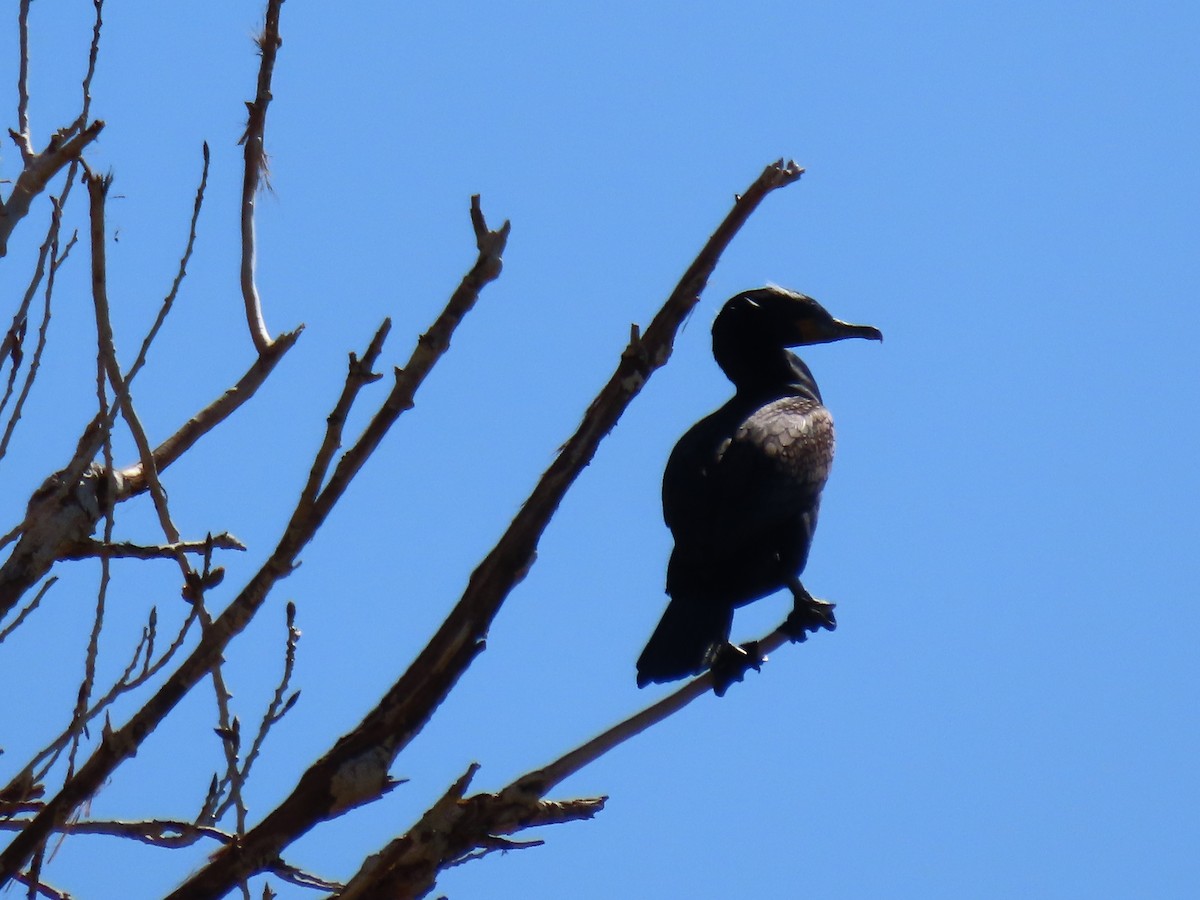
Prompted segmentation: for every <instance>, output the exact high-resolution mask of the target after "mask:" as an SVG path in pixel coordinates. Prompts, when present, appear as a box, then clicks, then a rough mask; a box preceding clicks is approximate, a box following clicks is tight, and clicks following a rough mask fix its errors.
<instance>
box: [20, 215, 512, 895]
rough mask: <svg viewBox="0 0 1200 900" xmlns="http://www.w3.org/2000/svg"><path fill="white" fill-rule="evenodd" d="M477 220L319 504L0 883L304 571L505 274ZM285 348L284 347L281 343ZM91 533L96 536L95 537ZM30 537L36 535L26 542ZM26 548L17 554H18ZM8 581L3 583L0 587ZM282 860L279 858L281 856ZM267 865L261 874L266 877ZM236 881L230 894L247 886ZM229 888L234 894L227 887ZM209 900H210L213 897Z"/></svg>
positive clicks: (65, 790)
mask: <svg viewBox="0 0 1200 900" xmlns="http://www.w3.org/2000/svg"><path fill="white" fill-rule="evenodd" d="M472 211H473V215H472V222H473V224H474V225H475V226H476V243H477V245H478V247H479V257H478V258H477V260H476V262H475V265H474V266H473V267H472V268H471V271H470V272H468V273H467V275H466V276H464V278H463V280H462V283H461V284H460V285H459V287H458V289H457V290H456V291H455V292H454V294H453V295H452V296H451V298H450V301H449V303H447V305H446V308H445V309H444V310H443V311H442V313H441V315H439V316H438V319H437V320H436V321H435V322H434V324H433V326H432V327H431V328H430V329H429V331H428V332H426V334H425V335H423V336H422V340H421V341H419V342H418V345H417V348H416V350H414V351H413V356H412V359H411V360H410V362H409V366H408V367H407V368H406V369H404V370H402V371H399V372H397V374H396V385H395V387H393V389H392V392H391V393H390V394H389V395H388V398H387V399H386V400H385V401H384V404H383V406H382V407H381V408H380V410H379V411H378V412H377V413H376V415H375V417H374V418H373V419H372V420H371V422H370V424H369V425H368V426H367V428H366V429H365V430H364V432H363V434H362V435H361V436H360V437H359V439H358V441H356V442H355V444H354V446H353V447H351V448H350V449H349V450H348V451H347V452H346V453H345V455H344V456H343V457H342V459H341V460H340V461H339V463H338V465H337V467H336V469H335V471H334V473H333V475H332V476H331V477H330V479H329V482H328V484H326V486H325V487H324V488H323V489H322V490H321V492H320V494H319V495H318V496H317V498H316V500H315V501H314V502H313V503H312V505H311V506H306V505H301V506H298V507H297V510H296V511H295V512H294V513H293V515H292V518H291V521H290V522H289V523H288V525H287V527H286V529H285V531H284V534H283V537H282V538H281V540H280V542H279V545H278V546H277V547H276V549H275V551H274V552H273V553H272V554H271V556H270V558H268V559H267V561H266V562H265V563H264V564H263V566H262V567H261V568H260V569H259V570H258V572H257V573H255V575H254V576H253V577H252V578H251V579H250V581H249V582H248V583H247V584H246V586H245V587H244V588H243V589H242V591H241V592H240V593H239V594H238V596H237V597H236V598H235V599H234V600H233V602H232V603H231V604H230V605H229V607H228V608H227V609H226V610H225V612H223V613H222V614H221V616H220V617H219V618H218V619H216V620H215V621H214V622H213V623H212V626H211V627H210V628H207V629H205V632H204V634H203V636H202V638H201V640H200V643H199V645H198V646H197V647H196V649H195V650H194V651H193V652H192V653H191V655H190V656H189V657H188V658H187V659H186V660H184V662H183V663H181V664H180V666H179V668H178V669H177V670H176V671H175V672H174V673H172V675H171V676H169V677H168V678H167V680H166V682H164V684H163V685H162V687H161V688H159V690H158V692H157V693H155V695H154V696H153V697H151V698H150V700H149V701H148V702H147V703H146V704H145V705H144V706H143V707H142V708H141V709H140V710H138V712H136V713H135V714H134V715H133V717H132V718H131V719H130V720H129V722H127V723H126V724H125V725H124V726H123V727H121V728H119V729H117V730H115V731H111V732H107V733H105V734H104V735H103V736H102V739H101V741H100V744H99V746H98V747H97V748H96V749H95V751H94V753H93V754H92V756H91V758H90V759H88V760H87V762H85V763H84V764H83V766H81V767H80V769H79V771H78V773H76V775H75V776H74V777H72V778H70V779H68V780H67V781H66V783H65V784H64V785H63V786H62V788H61V789H60V790H59V792H58V794H57V795H56V796H55V797H53V798H52V799H51V800H49V801H47V803H46V805H45V807H44V808H43V809H42V810H41V812H39V813H38V814H37V815H36V816H35V817H34V819H33V821H31V822H30V824H29V825H28V826H27V827H26V828H25V829H24V830H23V831H22V832H21V833H20V834H18V835H17V836H16V837H15V838H14V839H13V841H12V843H10V844H9V846H8V847H7V848H5V850H4V851H3V852H2V853H0V884H2V883H3V882H4V881H5V880H7V879H10V878H12V877H13V876H14V875H15V874H16V873H17V871H19V869H20V868H21V867H22V866H23V865H24V864H25V863H26V862H27V861H28V860H29V859H30V858H31V857H32V856H33V854H34V852H35V851H36V850H37V848H38V847H39V846H40V845H41V843H42V841H44V840H45V839H46V838H47V836H49V835H50V834H51V833H52V832H53V831H54V830H55V828H57V827H59V826H60V825H62V823H64V822H65V821H66V820H67V818H68V817H69V816H70V815H72V813H73V812H74V811H75V810H76V809H78V807H79V806H80V804H82V803H84V802H85V801H86V800H87V799H88V798H89V797H91V796H92V795H93V794H94V793H95V792H96V791H97V790H98V789H99V788H100V786H101V785H102V784H103V783H104V781H105V780H106V779H107V778H108V777H109V776H110V775H111V774H112V772H113V771H114V770H115V769H116V768H117V766H119V765H120V764H121V763H122V762H124V761H125V760H126V759H128V758H129V757H130V756H132V755H133V754H134V753H135V752H136V751H137V748H138V747H139V746H140V745H141V743H142V741H144V740H145V738H146V736H147V735H148V734H150V732H151V731H153V730H154V728H155V727H157V725H158V723H159V722H161V721H162V720H163V719H164V718H165V717H166V716H167V714H168V713H169V712H170V711H171V710H172V709H174V707H175V705H176V704H178V703H179V701H180V700H182V699H183V697H185V696H186V695H187V693H188V692H189V691H191V689H192V688H193V687H195V685H196V684H197V682H198V681H199V680H200V679H201V678H203V677H205V675H206V674H208V673H210V672H211V671H212V669H213V667H214V666H215V665H217V664H218V662H219V661H220V659H221V654H222V652H223V651H224V649H225V647H226V646H227V645H228V643H229V641H231V640H232V639H233V638H234V637H235V636H236V635H238V634H239V633H241V631H242V630H243V629H244V628H245V627H246V625H247V624H248V623H249V622H250V620H251V618H253V616H254V615H255V613H257V612H258V610H259V609H260V608H261V606H262V604H263V603H264V602H265V600H266V598H267V595H268V594H269V593H270V591H271V589H272V588H273V587H274V586H275V584H276V583H277V582H278V581H279V579H281V578H284V577H286V576H287V575H289V574H290V573H291V571H292V569H293V568H294V567H295V565H296V558H297V556H298V554H299V553H300V551H301V550H303V549H304V547H305V546H307V544H308V542H309V541H310V540H312V538H313V536H314V535H315V534H316V532H317V529H318V528H320V526H321V524H322V523H323V522H324V521H325V518H326V517H327V516H328V514H329V512H330V511H331V510H332V509H333V507H334V506H335V505H336V503H337V501H338V500H339V499H340V498H341V496H342V495H343V494H344V492H345V490H346V488H347V487H348V486H349V484H350V481H351V480H352V479H353V477H354V476H355V475H356V474H357V473H358V471H359V470H360V469H361V468H362V466H363V464H364V463H365V462H366V460H367V459H368V458H369V456H370V454H371V453H372V452H373V451H374V450H375V448H376V447H377V446H378V445H379V442H380V441H381V440H382V439H383V436H384V435H385V434H386V433H387V431H388V430H389V429H390V428H391V426H392V425H393V424H394V423H395V421H396V419H397V418H399V416H400V415H401V414H402V413H403V412H404V411H405V410H406V409H409V408H411V407H412V405H413V397H414V394H415V392H416V390H417V388H419V387H420V385H421V383H422V382H423V381H424V379H425V376H426V375H428V373H429V371H430V370H431V369H432V367H433V365H434V364H435V363H436V362H437V360H438V359H439V358H440V357H441V355H442V354H443V353H444V351H445V349H446V348H447V347H448V346H449V341H450V336H451V333H452V332H453V330H454V328H455V327H456V326H457V325H458V323H459V322H461V320H462V318H463V316H464V315H465V314H466V313H467V312H468V311H469V310H470V309H471V308H472V307H473V306H474V305H475V301H476V299H477V298H478V296H479V292H480V290H482V288H483V287H484V286H485V285H486V284H487V283H488V282H490V281H492V280H494V279H495V278H496V277H497V276H498V275H499V273H500V268H501V262H500V255H501V253H502V252H503V250H504V244H505V239H506V238H507V235H508V223H507V222H506V223H505V224H504V225H503V226H502V227H501V229H500V230H499V231H488V230H487V228H486V224H485V223H484V222H483V216H482V214H481V213H478V198H475V199H474V201H473V207H472ZM276 343H277V344H278V343H279V342H276ZM89 533H90V532H89ZM28 538H29V529H27V530H26V533H25V534H24V535H23V536H22V539H21V540H22V542H24V541H25V540H26V539H28ZM19 549H20V543H18V547H17V548H16V549H14V555H16V552H17V550H19ZM2 587H3V583H2V582H0V588H2ZM276 855H278V854H276ZM262 868H263V867H262V866H259V867H256V869H255V871H261V870H262ZM240 880H241V879H240V878H236V877H235V878H234V879H233V880H232V881H231V882H230V883H229V888H232V887H234V886H235V885H236V884H238V883H239V881H240ZM227 889H228V888H227ZM206 896H207V895H206Z"/></svg>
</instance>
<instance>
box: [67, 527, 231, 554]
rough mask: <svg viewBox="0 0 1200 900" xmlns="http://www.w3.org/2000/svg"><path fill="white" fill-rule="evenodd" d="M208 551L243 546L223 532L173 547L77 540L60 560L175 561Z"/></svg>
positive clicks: (183, 542)
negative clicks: (96, 558) (183, 555)
mask: <svg viewBox="0 0 1200 900" xmlns="http://www.w3.org/2000/svg"><path fill="white" fill-rule="evenodd" d="M209 548H216V549H219V550H241V551H244V550H245V549H246V545H245V544H243V543H242V542H241V541H239V540H238V539H237V538H235V537H234V536H233V535H231V534H228V533H226V532H221V533H220V534H214V535H212V537H211V538H210V539H206V540H203V541H179V542H178V543H174V544H160V545H158V546H146V545H144V544H134V543H130V542H129V541H115V542H113V543H111V544H104V543H102V542H101V541H95V540H92V539H91V538H88V539H87V540H83V541H79V542H77V543H76V544H74V545H73V546H70V547H67V548H66V549H65V550H63V552H62V554H61V556H60V557H59V558H60V559H92V558H94V557H98V556H100V555H102V554H106V555H107V556H108V557H109V559H175V558H176V557H177V556H178V555H179V554H180V553H204V552H205V551H206V550H208V549H209Z"/></svg>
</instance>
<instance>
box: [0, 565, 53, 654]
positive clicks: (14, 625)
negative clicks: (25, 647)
mask: <svg viewBox="0 0 1200 900" xmlns="http://www.w3.org/2000/svg"><path fill="white" fill-rule="evenodd" d="M56 581H58V576H57V575H53V576H51V577H50V578H47V579H46V583H45V584H43V585H42V586H41V588H39V589H38V592H37V593H36V594H35V595H34V597H33V599H32V600H30V601H29V603H28V604H27V605H26V607H25V608H24V609H23V610H21V611H20V612H19V613H17V617H16V618H15V619H13V620H12V622H11V623H9V624H8V625H6V626H5V627H4V630H3V631H0V644H3V643H4V639H5V638H7V637H8V636H9V635H10V634H12V633H13V632H14V631H16V630H17V629H18V628H20V627H21V623H22V622H24V621H25V620H26V619H28V618H29V615H30V613H32V612H33V611H34V610H35V609H37V608H38V606H39V605H40V604H41V602H42V598H43V597H45V596H46V592H47V591H49V590H50V588H52V587H54V583H55V582H56Z"/></svg>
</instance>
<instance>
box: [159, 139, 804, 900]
mask: <svg viewBox="0 0 1200 900" xmlns="http://www.w3.org/2000/svg"><path fill="white" fill-rule="evenodd" d="M803 172H804V170H803V169H802V168H801V167H800V166H797V165H796V164H795V163H792V162H788V163H786V164H785V163H784V161H783V160H779V161H778V162H776V163H772V164H771V165H769V166H767V167H766V169H765V170H764V171H763V173H762V174H761V175H760V176H759V177H758V178H757V179H755V181H754V183H753V184H751V185H750V187H749V188H748V189H747V191H746V193H745V194H743V195H742V196H740V197H738V198H737V199H736V201H735V204H734V207H733V209H732V210H731V211H730V212H729V214H728V215H727V216H726V217H725V220H724V221H723V222H722V223H721V224H720V225H719V226H718V228H717V230H716V232H714V234H713V235H712V237H711V238H710V239H709V240H708V242H707V243H706V244H705V246H704V248H703V249H702V250H701V252H700V254H699V255H698V256H697V257H696V259H695V261H694V262H693V263H692V264H691V265H690V266H689V267H688V269H687V271H686V272H685V273H684V276H683V278H682V279H681V280H680V282H679V284H678V285H677V286H676V288H675V290H674V291H673V292H672V293H671V295H670V297H668V298H667V301H666V303H665V304H664V305H663V307H662V308H661V309H660V310H659V312H658V314H657V315H656V316H655V317H654V319H653V320H652V321H651V323H650V327H649V328H648V329H647V330H646V335H645V337H644V338H639V337H638V335H637V334H636V329H635V333H634V335H633V340H631V341H630V344H629V346H628V347H626V348H625V351H624V352H623V353H622V354H621V358H620V361H619V362H618V364H617V368H616V371H615V372H614V373H613V375H612V377H611V378H610V379H609V381H608V383H607V384H606V385H605V386H604V388H603V389H602V390H601V391H600V393H599V395H598V396H597V397H596V398H595V400H593V401H592V403H591V405H590V406H589V407H588V409H587V412H586V413H585V415H584V418H583V421H582V423H580V426H579V428H578V430H577V431H576V432H575V434H574V435H573V436H572V437H571V439H570V440H568V441H567V443H566V444H564V445H563V447H562V449H561V450H560V451H559V454H558V456H557V457H556V459H555V460H554V462H553V463H552V464H551V466H550V468H549V469H547V471H546V472H545V474H543V475H542V477H541V479H540V480H539V481H538V483H537V485H536V487H535V488H534V490H533V493H532V494H531V495H530V496H529V499H528V500H526V501H525V504H524V505H523V506H522V507H521V510H520V511H519V512H518V513H517V515H516V517H515V518H514V519H513V521H512V523H511V524H510V525H509V527H508V529H507V530H506V531H505V533H504V535H503V536H502V537H501V538H500V541H499V543H498V544H497V545H496V546H495V548H493V549H492V551H491V552H490V553H489V554H488V555H487V557H486V558H485V559H484V560H483V562H481V563H480V565H479V566H478V567H477V568H476V569H475V571H474V572H473V573H472V575H471V578H470V581H469V583H468V585H467V589H466V592H465V593H464V594H463V596H462V599H460V600H459V602H458V604H457V605H456V606H455V607H454V609H453V610H452V611H451V613H450V615H449V616H448V617H447V618H446V620H445V622H444V623H443V624H442V626H441V627H440V628H439V629H438V631H437V633H436V634H435V635H434V636H433V638H432V639H431V640H430V642H429V643H428V644H427V645H426V646H425V648H424V649H423V650H422V651H421V653H420V654H419V655H418V656H417V658H416V660H414V661H413V663H412V664H411V665H410V666H409V668H408V670H407V671H406V672H405V673H404V674H403V675H402V676H401V677H400V680H399V681H397V682H396V683H395V684H394V685H393V686H392V688H391V689H390V690H389V691H388V692H387V694H386V695H385V696H384V698H383V699H382V700H381V701H380V702H379V704H378V705H377V706H376V707H375V708H374V709H373V710H372V711H371V712H370V713H368V714H367V716H366V717H365V718H364V719H363V720H362V721H361V722H360V723H359V724H358V725H357V726H356V727H355V728H354V729H353V730H352V731H351V732H350V733H349V734H346V735H344V736H343V737H342V738H340V739H339V740H338V742H337V743H336V744H335V745H334V746H333V747H332V748H331V749H330V750H328V751H327V752H326V753H325V755H324V756H322V757H321V759H319V760H317V762H315V763H314V764H313V765H312V766H310V767H309V769H308V770H307V771H306V772H305V773H304V774H303V775H302V776H301V778H300V780H299V782H298V783H297V785H296V787H295V788H294V789H293V791H292V793H291V794H290V795H289V796H288V797H287V798H286V799H285V800H284V801H283V802H282V803H281V804H280V805H279V806H277V807H276V808H275V809H274V810H272V811H271V812H270V813H269V814H268V815H267V816H266V817H265V818H264V819H263V820H262V822H260V823H259V824H258V825H257V826H255V827H254V828H253V829H251V830H250V832H249V833H248V834H247V835H246V837H245V839H244V840H243V841H242V842H241V843H240V844H239V845H238V846H236V847H227V848H225V849H224V850H222V851H221V852H219V853H218V854H217V855H216V856H215V857H214V858H213V859H212V861H210V862H209V864H208V865H207V866H205V867H204V868H203V869H201V870H200V871H199V872H198V873H196V874H195V875H193V876H192V877H191V878H190V879H189V880H188V881H187V882H186V883H185V884H184V885H183V886H181V887H180V888H179V889H178V890H177V891H175V892H174V893H173V894H171V895H170V896H171V900H200V898H207V897H214V896H220V895H221V894H222V892H224V891H227V890H229V889H230V888H231V887H232V886H233V885H234V884H236V883H237V882H238V881H239V880H240V879H241V878H242V877H244V876H245V875H247V874H249V873H252V872H256V871H260V870H261V868H262V866H263V865H264V864H265V863H266V862H267V861H268V860H270V859H272V858H273V857H274V856H276V855H278V854H279V852H280V851H281V850H282V849H283V848H284V847H286V846H288V845H289V844H290V843H291V842H292V841H294V840H295V839H296V838H297V837H299V836H300V835H301V834H303V833H305V832H306V831H308V830H309V829H310V828H312V827H313V825H315V824H316V823H317V822H320V821H323V820H325V819H328V818H331V817H334V816H337V815H340V814H341V813H342V812H344V811H346V810H347V809H351V808H353V807H355V806H357V805H360V804H362V803H366V802H370V801H371V800H374V799H376V798H377V797H378V796H380V795H381V794H382V793H384V792H385V791H387V790H390V789H391V787H392V786H393V783H392V781H391V780H390V778H389V776H388V771H389V769H390V768H391V765H392V762H393V761H394V760H395V758H396V755H397V754H398V753H399V752H400V751H401V750H402V749H403V748H404V747H405V746H407V744H408V743H409V741H411V740H412V738H413V737H414V736H415V735H416V734H417V733H418V732H420V730H421V729H422V728H423V727H424V725H425V723H426V722H427V721H428V720H429V717H430V716H431V715H432V714H433V712H434V710H435V709H436V708H437V707H438V705H439V704H440V703H441V702H442V700H443V699H445V697H446V695H447V694H448V693H449V691H450V689H451V688H452V687H453V686H454V684H455V683H456V682H457V681H458V679H459V677H460V676H461V675H462V673H463V672H465V671H466V669H467V667H468V666H469V665H470V663H471V661H472V660H473V659H474V657H475V656H476V655H477V654H478V653H479V652H481V651H482V650H483V647H484V639H485V637H486V635H487V630H488V627H489V625H490V624H491V622H492V619H493V618H494V617H495V615H496V613H497V612H498V611H499V609H500V605H501V604H502V603H503V602H504V599H505V598H506V597H507V596H508V594H509V592H510V591H511V590H512V589H513V587H515V586H516V584H517V583H518V582H520V580H521V579H522V578H523V577H524V576H525V573H526V572H527V571H528V570H529V567H530V566H531V565H532V564H533V561H534V558H535V554H536V549H537V543H538V540H539V539H540V537H541V534H542V532H543V531H544V530H545V528H546V526H547V524H548V523H549V521H550V518H551V516H553V514H554V512H555V511H556V510H557V509H558V505H559V503H560V502H561V501H562V498H563V496H564V495H565V494H566V492H567V489H568V488H569V487H570V486H571V484H572V483H573V482H574V480H575V478H576V477H577V476H578V474H579V473H580V472H581V471H582V470H583V468H584V467H585V466H586V465H587V464H588V463H589V462H590V461H591V459H592V457H593V456H594V455H595V452H596V448H597V447H598V446H599V443H600V441H601V440H602V439H603V438H604V436H605V435H607V434H608V432H609V431H610V430H612V428H613V426H614V425H615V424H616V422H617V419H618V418H619V417H620V415H621V413H622V412H624V410H625V408H626V407H627V406H628V405H629V403H630V402H631V401H632V400H633V398H634V397H635V396H636V395H637V393H638V392H639V391H640V390H641V388H642V385H643V384H644V383H645V381H646V379H647V378H648V377H649V376H650V375H651V374H652V373H653V372H654V370H655V369H657V368H659V367H660V366H662V365H663V364H664V363H665V362H666V361H667V359H668V357H669V356H670V352H671V347H672V343H673V341H674V337H675V333H676V331H677V329H678V327H679V325H680V323H681V322H682V321H683V319H684V318H685V317H686V316H687V314H688V313H689V312H690V311H691V309H692V308H693V307H694V306H695V305H696V303H697V302H698V301H699V295H700V291H701V290H702V289H703V288H704V286H705V284H706V283H707V282H708V278H709V275H710V274H711V273H712V270H713V268H714V267H715V266H716V264H717V260H718V259H719V258H720V256H721V253H722V252H723V251H724V249H725V248H726V246H728V244H729V242H730V241H731V240H732V239H733V237H734V235H735V234H737V232H738V230H739V229H740V228H741V227H742V225H743V224H744V223H745V222H746V220H747V219H748V218H749V216H750V214H751V213H752V212H753V211H754V210H755V209H756V208H757V207H758V205H759V203H761V202H762V200H763V198H765V197H766V195H767V194H769V193H770V192H771V191H773V190H775V189H777V188H780V187H783V186H785V185H788V184H791V183H792V182H793V181H795V180H797V179H798V178H799V177H800V176H801V175H802V174H803ZM423 340H424V337H423ZM418 349H420V347H418ZM393 393H395V392H393ZM389 400H390V398H389ZM347 455H349V454H347ZM343 461H344V460H343ZM335 477H336V474H335Z"/></svg>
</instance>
